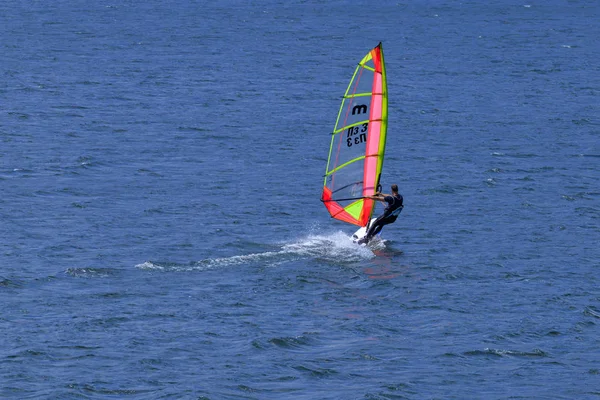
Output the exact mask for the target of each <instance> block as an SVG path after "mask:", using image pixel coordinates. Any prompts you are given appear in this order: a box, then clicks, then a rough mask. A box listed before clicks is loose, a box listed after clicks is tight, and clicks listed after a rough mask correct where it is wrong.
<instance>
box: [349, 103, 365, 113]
mask: <svg viewBox="0 0 600 400" xmlns="http://www.w3.org/2000/svg"><path fill="white" fill-rule="evenodd" d="M366 112H367V106H366V105H365V104H358V105H356V106H354V108H352V115H356V114H364V113H366Z"/></svg>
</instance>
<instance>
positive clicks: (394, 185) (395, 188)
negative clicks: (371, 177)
mask: <svg viewBox="0 0 600 400" xmlns="http://www.w3.org/2000/svg"><path fill="white" fill-rule="evenodd" d="M392 192H393V193H398V185H396V184H393V185H392Z"/></svg>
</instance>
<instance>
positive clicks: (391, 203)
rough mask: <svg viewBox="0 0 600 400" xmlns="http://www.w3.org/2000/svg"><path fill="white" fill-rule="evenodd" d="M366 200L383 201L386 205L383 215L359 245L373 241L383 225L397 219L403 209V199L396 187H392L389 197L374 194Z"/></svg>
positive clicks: (387, 195) (372, 225) (374, 222)
mask: <svg viewBox="0 0 600 400" xmlns="http://www.w3.org/2000/svg"><path fill="white" fill-rule="evenodd" d="M368 198H369V199H373V200H378V201H381V202H384V201H385V202H386V203H387V205H386V207H385V210H383V214H381V215H380V216H379V217H377V219H376V220H375V221H373V223H372V224H371V226H370V227H369V230H368V231H367V234H366V235H365V237H364V238H362V239H360V240H359V241H358V243H359V244H362V243H369V241H370V240H371V239H373V236H375V235H377V234H378V233H379V232H381V229H383V226H384V225H387V224H391V223H392V222H394V221H396V218H398V215H399V214H400V212H401V211H402V208H404V205H403V202H404V199H403V198H402V195H401V194H400V193H398V185H392V194H391V195H390V194H382V193H375V195H374V196H369V197H368Z"/></svg>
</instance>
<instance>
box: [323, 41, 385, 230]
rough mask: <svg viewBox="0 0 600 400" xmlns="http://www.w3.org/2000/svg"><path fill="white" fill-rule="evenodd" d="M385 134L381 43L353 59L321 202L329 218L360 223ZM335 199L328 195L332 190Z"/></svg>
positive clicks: (370, 206)
mask: <svg viewBox="0 0 600 400" xmlns="http://www.w3.org/2000/svg"><path fill="white" fill-rule="evenodd" d="M386 135H387V83H386V76H385V66H384V61H383V50H382V46H381V43H380V44H379V45H378V46H376V47H375V48H373V49H371V51H369V52H368V53H367V54H366V55H365V56H364V57H363V58H362V60H361V61H360V62H359V63H358V65H357V66H356V68H355V70H354V74H353V75H352V78H351V80H350V83H349V84H348V86H347V88H346V91H345V94H344V96H343V98H342V104H341V105H340V108H339V111H338V115H337V118H336V122H335V126H334V129H333V131H332V133H331V144H330V149H329V157H328V159H327V167H326V170H325V178H324V184H323V193H322V195H321V200H322V201H323V202H324V204H325V206H326V207H327V210H328V211H329V213H330V214H331V216H332V217H333V218H336V219H338V220H341V221H344V222H347V223H351V224H355V225H359V226H365V225H366V224H367V223H368V221H369V220H370V218H371V215H372V214H373V210H374V204H375V202H374V201H373V200H370V199H366V198H365V197H366V196H371V195H373V194H374V193H375V190H376V188H377V186H378V185H379V178H380V176H381V169H382V166H383V158H384V154H385V141H386ZM334 193H335V194H336V198H338V199H340V200H335V199H333V194H334Z"/></svg>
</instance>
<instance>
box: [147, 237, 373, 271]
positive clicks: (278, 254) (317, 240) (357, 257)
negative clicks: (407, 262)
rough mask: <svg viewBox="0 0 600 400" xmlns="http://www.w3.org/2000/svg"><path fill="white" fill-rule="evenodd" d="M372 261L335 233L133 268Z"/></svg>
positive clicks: (366, 250)
mask: <svg viewBox="0 0 600 400" xmlns="http://www.w3.org/2000/svg"><path fill="white" fill-rule="evenodd" d="M373 257H374V254H373V252H372V251H371V250H369V248H367V247H364V246H358V245H356V244H354V243H352V241H351V240H350V238H349V237H348V236H347V235H346V234H344V233H342V232H337V233H334V234H332V235H309V236H308V237H306V238H302V239H299V240H297V241H295V242H292V243H284V244H282V246H281V250H279V251H266V252H263V253H252V254H244V255H239V256H231V257H220V258H208V259H205V260H201V261H197V262H192V263H189V264H175V263H168V262H167V263H163V262H153V261H146V262H144V263H141V264H138V265H136V268H140V269H145V270H155V271H202V270H209V269H215V268H222V267H230V266H236V265H244V264H254V263H262V264H265V265H267V266H276V265H279V264H282V263H285V262H289V261H294V260H301V259H311V258H312V259H321V260H326V261H335V262H338V263H350V262H357V261H361V260H367V259H370V258H373Z"/></svg>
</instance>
